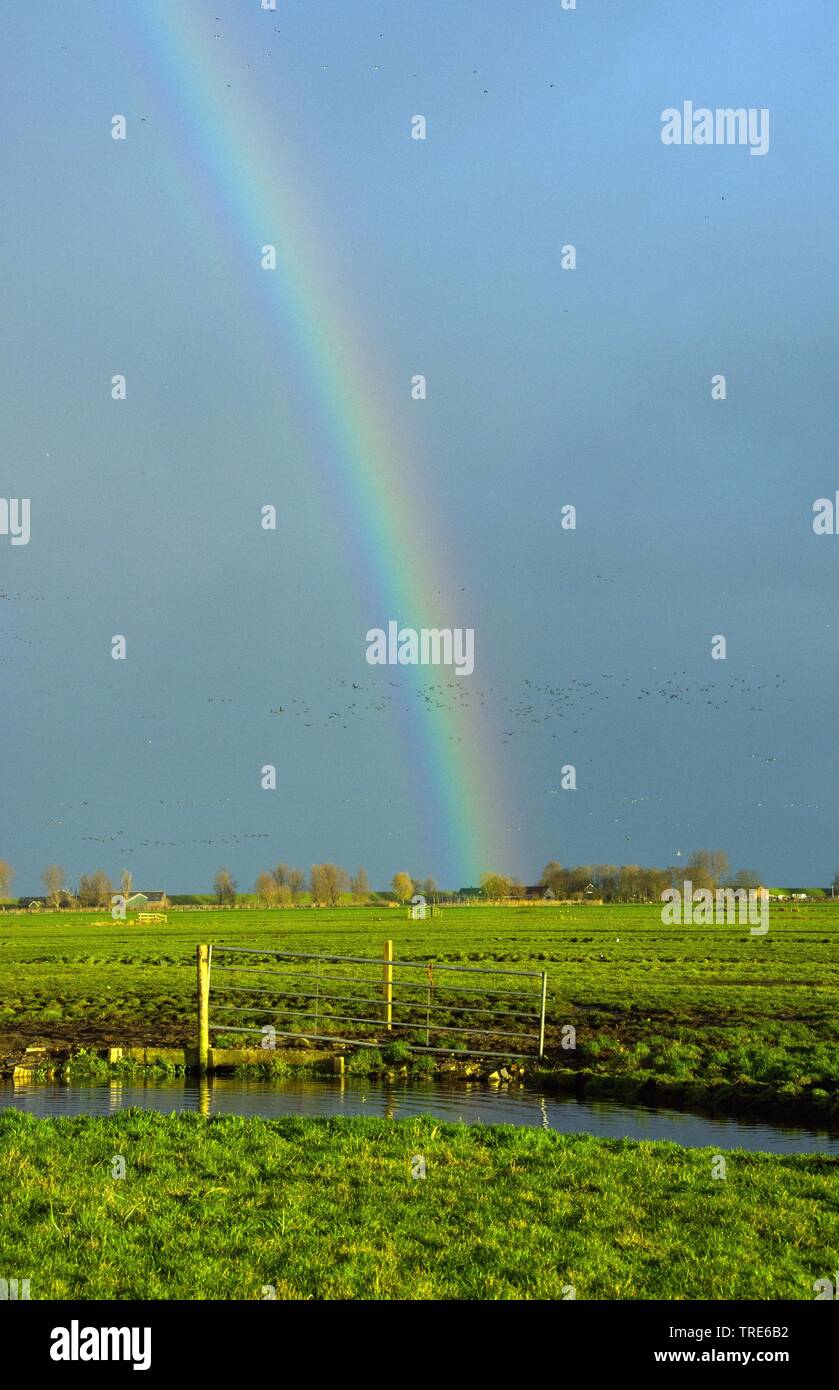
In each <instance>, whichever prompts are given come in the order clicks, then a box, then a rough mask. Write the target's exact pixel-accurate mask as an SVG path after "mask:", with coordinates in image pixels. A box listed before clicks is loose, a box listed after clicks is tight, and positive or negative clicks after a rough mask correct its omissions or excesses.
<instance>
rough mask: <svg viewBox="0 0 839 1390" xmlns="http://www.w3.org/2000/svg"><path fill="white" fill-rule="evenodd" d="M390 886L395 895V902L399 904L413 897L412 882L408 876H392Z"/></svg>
mask: <svg viewBox="0 0 839 1390" xmlns="http://www.w3.org/2000/svg"><path fill="white" fill-rule="evenodd" d="M390 886H391V888H392V889H393V891H394V893H395V894H396V898H397V901H398V902H400V903H406V902H408V900H409V898H412V897H413V896H414V880H413V879H412V878H411V875H410V874H405V873H399V874H394V875H393V878H392V879H391V882H390Z"/></svg>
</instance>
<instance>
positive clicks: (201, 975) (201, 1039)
mask: <svg viewBox="0 0 839 1390" xmlns="http://www.w3.org/2000/svg"><path fill="white" fill-rule="evenodd" d="M195 959H196V964H197V967H198V1075H199V1076H206V1075H207V1065H208V1062H209V1058H210V947H209V946H204V945H202V946H196V948H195Z"/></svg>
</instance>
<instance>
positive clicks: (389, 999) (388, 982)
mask: <svg viewBox="0 0 839 1390" xmlns="http://www.w3.org/2000/svg"><path fill="white" fill-rule="evenodd" d="M383 977H384V978H383V990H384V997H385V1026H386V1027H387V1031H388V1032H389V1033H391V1032H392V1031H393V942H392V941H386V942H385V949H384V968H383Z"/></svg>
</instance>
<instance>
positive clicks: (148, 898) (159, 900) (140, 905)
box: [125, 888, 169, 912]
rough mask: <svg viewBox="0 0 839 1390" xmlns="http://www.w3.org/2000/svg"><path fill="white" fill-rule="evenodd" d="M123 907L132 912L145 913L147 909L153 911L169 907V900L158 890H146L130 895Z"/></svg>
mask: <svg viewBox="0 0 839 1390" xmlns="http://www.w3.org/2000/svg"><path fill="white" fill-rule="evenodd" d="M125 906H126V907H127V908H129V909H130V910H131V911H132V912H135V911H136V912H145V910H146V908H147V907H150V908H151V909H152V910H153V911H156V910H157V909H159V908H164V907H168V906H169V899H168V898H167V896H166V894H165V893H164V892H163V890H162V889H160V888H155V889H154V890H152V889H151V888H147V889H145V890H143V891H142V892H138V893H132V894H131V896H130V898H126V899H125Z"/></svg>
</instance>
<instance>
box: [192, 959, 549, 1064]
mask: <svg viewBox="0 0 839 1390" xmlns="http://www.w3.org/2000/svg"><path fill="white" fill-rule="evenodd" d="M211 962H212V988H211V982H210V977H211ZM496 980H498V981H503V983H496ZM525 981H527V982H528V983H527V984H525ZM359 991H360V992H359ZM546 996H547V975H546V973H545V971H539V970H505V969H497V968H493V969H490V968H489V967H484V966H464V965H448V964H444V963H441V962H439V961H413V960H399V959H397V958H395V957H394V954H393V942H392V941H386V942H385V943H384V949H383V952H382V955H381V957H376V956H331V955H319V954H309V953H305V952H300V951H268V950H263V949H261V948H257V947H248V946H225V945H214V946H212V947H210V946H203V945H202V946H199V947H198V1015H199V1060H201V1054H202V1052H203V1063H202V1064H206V1057H207V1048H208V1047H209V1038H210V1035H211V1034H212V1035H213V1036H214V1037H216V1038H218V1037H219V1036H225V1037H226V1036H232V1035H236V1036H244V1037H246V1038H252V1039H253V1044H252V1045H254V1046H260V1047H265V1048H271V1047H273V1045H274V1040H275V1039H276V1038H306V1039H308V1040H310V1041H317V1042H328V1043H350V1044H353V1045H355V1046H358V1047H379V1046H381V1045H382V1043H383V1042H385V1041H387V1042H392V1041H395V1040H396V1039H397V1038H398V1039H400V1040H402V1041H404V1042H405V1043H406V1044H407V1046H408V1047H409V1048H410V1049H411V1051H412V1052H432V1053H435V1052H436V1053H440V1052H446V1053H451V1052H455V1053H457V1052H459V1053H465V1054H467V1055H469V1056H472V1057H507V1058H513V1057H542V1056H544V1050H545V1007H546ZM295 1020H296V1021H297V1022H294V1021H295ZM371 1032H372V1033H373V1036H371ZM257 1038H259V1040H260V1041H259V1042H258V1043H257V1042H256V1039H257ZM432 1039H433V1042H432Z"/></svg>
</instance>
